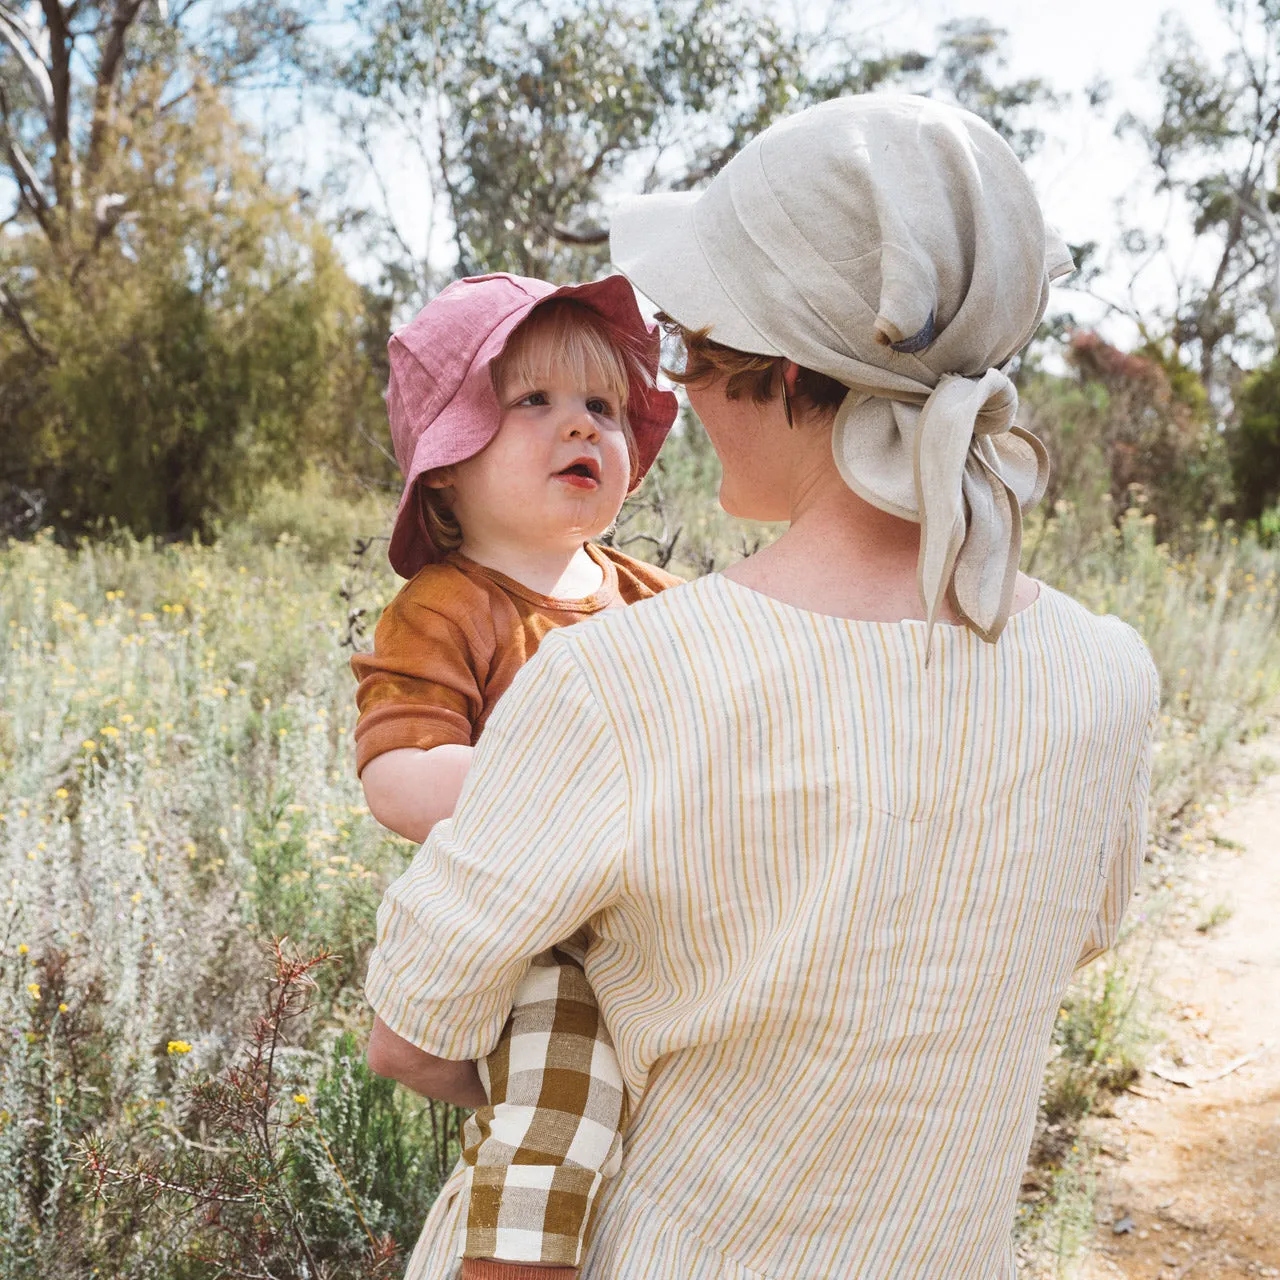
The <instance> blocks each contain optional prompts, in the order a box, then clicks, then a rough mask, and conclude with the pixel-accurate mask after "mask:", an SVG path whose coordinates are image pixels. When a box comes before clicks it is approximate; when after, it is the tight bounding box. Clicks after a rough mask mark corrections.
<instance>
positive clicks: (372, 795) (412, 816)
mask: <svg viewBox="0 0 1280 1280" xmlns="http://www.w3.org/2000/svg"><path fill="white" fill-rule="evenodd" d="M473 751H474V748H472V747H462V746H454V745H453V744H449V745H446V746H442V747H432V748H431V749H430V750H429V751H420V750H419V749H418V748H416V747H401V748H399V749H397V750H395V751H386V752H384V753H383V754H382V755H380V756H375V757H374V758H373V759H372V760H370V761H369V763H368V764H367V765H365V767H364V771H363V772H362V773H361V775H360V783H361V785H362V786H363V787H364V797H365V800H366V801H367V803H368V805H369V812H370V813H371V814H373V816H374V818H376V819H377V821H379V822H380V823H381V824H382V825H383V826H384V827H386V828H388V829H389V830H391V831H394V832H396V834H397V835H402V836H404V837H405V839H406V840H412V841H413V842H414V844H421V843H422V842H423V841H424V840H425V839H426V838H427V836H428V835H430V834H431V828H432V827H434V826H435V825H436V823H437V822H440V821H442V820H443V819H445V818H451V817H452V816H453V810H454V807H455V806H456V805H457V803H458V796H459V794H461V792H462V784H463V782H465V781H466V777H467V770H468V769H469V768H470V767H471V756H472V754H473Z"/></svg>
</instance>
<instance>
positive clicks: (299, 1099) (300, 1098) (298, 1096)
mask: <svg viewBox="0 0 1280 1280" xmlns="http://www.w3.org/2000/svg"><path fill="white" fill-rule="evenodd" d="M293 1100H294V1102H296V1103H297V1104H298V1106H300V1107H305V1106H306V1105H307V1103H308V1102H309V1101H310V1099H309V1098H308V1097H307V1095H306V1094H305V1093H295V1094H294V1095H293Z"/></svg>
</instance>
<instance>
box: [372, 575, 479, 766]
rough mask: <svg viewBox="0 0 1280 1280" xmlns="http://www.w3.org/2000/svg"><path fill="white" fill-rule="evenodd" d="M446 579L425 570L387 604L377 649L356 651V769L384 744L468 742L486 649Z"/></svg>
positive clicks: (391, 747) (392, 746)
mask: <svg viewBox="0 0 1280 1280" xmlns="http://www.w3.org/2000/svg"><path fill="white" fill-rule="evenodd" d="M445 586H447V584H445V583H442V582H434V581H433V580H431V579H429V578H426V577H424V575H419V577H418V578H415V579H413V580H412V581H411V582H409V583H407V584H406V585H405V586H404V587H403V588H402V589H401V591H400V593H399V594H398V595H397V596H396V598H395V599H394V600H393V601H392V602H391V603H390V604H389V605H388V606H387V608H386V610H385V611H384V612H383V614H382V617H381V618H380V619H379V620H378V626H377V630H376V631H375V632H374V642H373V643H374V647H373V652H372V653H357V654H356V655H355V656H354V657H353V658H352V659H351V669H352V671H353V673H354V674H355V677H356V679H357V680H358V681H359V686H358V687H357V689H356V706H357V707H358V708H359V712H360V716H359V719H358V720H357V722H356V771H357V773H359V772H361V771H363V769H364V767H365V765H367V764H368V763H369V761H370V760H372V759H373V758H374V757H375V756H379V755H381V754H382V753H383V752H384V751H392V750H395V749H396V748H399V747H417V748H419V749H420V750H423V751H427V750H430V749H431V748H432V747H438V746H442V745H444V744H446V743H457V744H459V745H462V746H470V745H471V741H472V737H473V736H474V735H473V730H474V727H475V724H476V722H477V721H478V720H479V718H480V715H481V713H482V711H483V709H484V691H483V687H482V681H483V670H484V668H485V667H486V665H487V656H486V655H484V654H483V653H482V652H480V651H479V650H480V649H481V646H480V644H479V642H478V638H477V636H476V634H475V630H474V628H472V627H470V626H469V625H468V616H467V614H466V610H465V608H464V607H463V605H464V603H465V602H463V601H462V600H461V598H460V595H459V593H458V592H457V591H456V590H453V591H450V590H447V589H440V588H441V587H445Z"/></svg>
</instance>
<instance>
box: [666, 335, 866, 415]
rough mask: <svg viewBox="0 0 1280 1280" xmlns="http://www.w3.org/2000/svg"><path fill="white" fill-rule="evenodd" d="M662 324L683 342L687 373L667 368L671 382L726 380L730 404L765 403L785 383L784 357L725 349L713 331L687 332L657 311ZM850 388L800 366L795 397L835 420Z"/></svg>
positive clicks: (695, 382) (732, 348)
mask: <svg viewBox="0 0 1280 1280" xmlns="http://www.w3.org/2000/svg"><path fill="white" fill-rule="evenodd" d="M657 320H658V323H659V324H660V325H662V327H663V329H664V330H665V331H666V332H667V333H668V334H670V335H672V336H673V337H676V338H679V339H680V341H681V342H682V343H683V344H684V352H685V362H684V368H683V369H679V370H676V369H667V368H664V369H663V373H665V374H666V375H667V377H668V378H670V379H671V380H672V381H673V382H679V383H680V384H681V385H683V386H689V385H691V384H692V385H696V384H697V383H699V382H707V381H711V380H713V379H715V378H719V377H727V381H726V382H725V388H724V393H725V395H726V396H727V397H728V398H729V399H730V400H737V399H740V398H741V397H742V396H744V395H749V396H750V397H751V399H752V400H753V401H755V403H756V404H766V403H768V402H769V401H770V400H772V399H774V398H775V397H776V396H777V394H778V391H779V388H780V386H781V381H782V366H783V365H784V364H786V357H785V356H762V355H756V354H754V353H752V352H750V351H739V350H738V349H737V348H736V347H726V346H725V345H724V343H722V342H716V341H715V339H714V338H711V337H709V336H708V334H709V333H710V330H709V329H686V328H685V326H684V325H682V324H680V323H679V322H678V321H676V320H672V319H671V317H670V316H668V315H665V314H663V313H662V312H659V314H658V317H657ZM848 394H849V388H848V387H846V386H845V385H844V383H843V382H838V381H837V380H836V379H835V378H832V377H829V376H828V375H827V374H825V373H818V372H816V371H815V370H813V369H806V368H804V367H803V366H800V367H799V369H798V372H797V374H796V389H795V394H794V396H793V397H792V398H793V399H798V400H802V401H804V402H806V403H807V404H808V405H809V407H810V408H811V409H814V410H815V411H817V412H818V413H820V414H822V415H823V416H825V417H834V416H835V411H836V410H837V409H838V408H839V407H840V404H841V402H842V401H843V400H844V398H845V396H847V395H848Z"/></svg>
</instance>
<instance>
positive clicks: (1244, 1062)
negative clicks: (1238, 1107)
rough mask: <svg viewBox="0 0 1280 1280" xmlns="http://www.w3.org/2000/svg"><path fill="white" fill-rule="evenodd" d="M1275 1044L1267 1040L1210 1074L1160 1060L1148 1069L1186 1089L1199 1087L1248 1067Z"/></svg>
mask: <svg viewBox="0 0 1280 1280" xmlns="http://www.w3.org/2000/svg"><path fill="white" fill-rule="evenodd" d="M1274 1044H1275V1041H1274V1040H1267V1041H1265V1042H1264V1043H1262V1044H1260V1045H1259V1046H1258V1047H1257V1048H1256V1049H1255V1050H1253V1052H1252V1053H1245V1054H1242V1055H1241V1056H1240V1057H1238V1058H1233V1059H1232V1060H1231V1061H1230V1062H1228V1063H1227V1065H1226V1066H1225V1067H1219V1068H1218V1070H1217V1071H1211V1072H1210V1073H1209V1074H1208V1075H1195V1074H1193V1073H1192V1072H1190V1071H1179V1070H1178V1068H1177V1067H1166V1066H1164V1065H1163V1064H1162V1063H1159V1062H1153V1063H1151V1064H1150V1066H1148V1067H1147V1070H1148V1071H1150V1072H1151V1074H1152V1075H1153V1076H1158V1077H1159V1078H1160V1079H1161V1080H1167V1081H1168V1082H1169V1083H1170V1084H1176V1085H1181V1086H1182V1087H1183V1088H1184V1089H1197V1088H1199V1087H1200V1086H1201V1085H1202V1084H1212V1083H1213V1082H1214V1081H1215V1080H1222V1079H1225V1078H1226V1077H1227V1076H1229V1075H1231V1074H1232V1073H1233V1072H1236V1071H1239V1070H1240V1068H1241V1067H1247V1066H1248V1065H1249V1063H1251V1062H1255V1061H1257V1059H1258V1058H1261V1057H1262V1056H1263V1055H1264V1054H1266V1053H1268V1052H1269V1051H1270V1049H1271V1048H1272V1046H1273V1045H1274Z"/></svg>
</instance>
